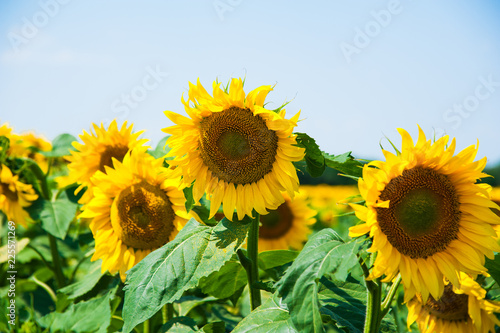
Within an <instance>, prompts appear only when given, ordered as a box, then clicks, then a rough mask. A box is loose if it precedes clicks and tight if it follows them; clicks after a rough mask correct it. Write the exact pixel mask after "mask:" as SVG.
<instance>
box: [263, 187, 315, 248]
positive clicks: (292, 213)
mask: <svg viewBox="0 0 500 333" xmlns="http://www.w3.org/2000/svg"><path fill="white" fill-rule="evenodd" d="M283 198H284V199H285V202H283V203H282V204H281V205H279V206H278V208H277V209H275V210H271V211H269V214H267V215H262V216H261V217H260V223H261V225H260V227H259V251H269V250H281V249H283V250H288V249H289V248H292V249H294V250H300V249H302V247H303V244H304V242H305V241H307V236H308V235H309V234H310V233H311V229H310V226H311V225H312V224H314V223H315V222H316V219H315V218H314V216H315V215H316V211H314V210H312V209H310V208H309V207H308V206H307V203H306V201H305V197H304V195H303V194H297V195H296V196H295V198H294V199H293V200H292V199H291V198H290V197H289V196H288V195H287V194H286V193H283Z"/></svg>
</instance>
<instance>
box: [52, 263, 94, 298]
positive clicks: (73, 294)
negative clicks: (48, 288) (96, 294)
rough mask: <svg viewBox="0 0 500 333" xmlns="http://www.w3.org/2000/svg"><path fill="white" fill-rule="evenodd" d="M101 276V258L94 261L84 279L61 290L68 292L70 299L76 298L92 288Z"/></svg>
mask: <svg viewBox="0 0 500 333" xmlns="http://www.w3.org/2000/svg"><path fill="white" fill-rule="evenodd" d="M101 277H102V273H101V261H100V260H99V261H96V262H94V263H92V265H91V266H90V268H89V270H88V271H87V274H86V276H85V278H84V279H82V280H80V281H78V282H75V283H73V284H70V285H69V286H66V287H64V288H61V289H59V292H60V293H63V294H66V295H67V297H68V299H70V300H71V299H75V298H77V297H80V296H82V295H84V294H86V293H87V292H89V291H90V290H92V288H94V287H95V285H96V284H97V282H99V280H100V279H101Z"/></svg>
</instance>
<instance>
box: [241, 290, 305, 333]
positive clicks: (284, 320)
mask: <svg viewBox="0 0 500 333" xmlns="http://www.w3.org/2000/svg"><path fill="white" fill-rule="evenodd" d="M232 332H233V333H269V332H280V333H286V332H290V333H292V332H293V333H297V332H299V331H297V330H296V329H295V328H294V326H293V323H292V319H291V318H290V314H289V312H288V310H287V309H286V306H285V305H284V304H283V303H282V301H281V299H280V298H279V297H278V296H277V295H276V294H275V295H273V296H272V297H270V298H269V299H268V300H267V301H266V302H264V304H262V305H261V306H259V307H258V308H256V309H255V310H254V311H252V312H251V313H250V314H249V315H248V316H246V317H245V319H243V320H242V321H241V322H240V323H239V324H238V326H236V327H235V329H234V330H233V331H232Z"/></svg>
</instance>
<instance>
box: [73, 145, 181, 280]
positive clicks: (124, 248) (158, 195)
mask: <svg viewBox="0 0 500 333" xmlns="http://www.w3.org/2000/svg"><path fill="white" fill-rule="evenodd" d="M162 164H163V160H162V159H155V158H154V157H152V156H151V155H149V154H148V153H146V152H145V149H142V148H138V149H134V150H132V151H131V152H130V153H127V154H125V156H124V157H123V162H120V161H118V160H114V165H113V166H114V169H113V168H111V167H109V166H105V173H104V172H98V173H96V174H95V175H94V177H93V179H92V181H93V183H94V196H93V198H92V199H91V200H90V202H89V203H88V204H87V205H86V206H85V208H84V211H83V213H82V214H80V217H82V218H91V219H92V222H90V229H91V230H92V233H93V235H94V238H95V253H94V255H93V256H92V261H94V260H97V259H102V266H101V270H102V272H105V271H106V270H108V271H109V272H110V273H111V274H115V273H117V272H119V273H120V277H121V279H122V281H124V280H125V276H126V274H125V272H126V271H128V270H129V269H131V268H132V267H133V266H134V265H136V264H137V263H138V262H139V261H141V260H142V259H143V258H144V257H145V256H146V255H148V254H149V253H151V252H152V251H153V250H155V249H157V248H160V247H161V246H163V245H164V244H166V243H168V242H169V241H171V240H172V239H173V238H174V237H175V235H177V233H178V232H179V230H180V229H181V228H182V227H183V226H184V225H185V224H186V218H187V214H186V209H185V207H184V203H185V198H184V194H183V192H182V187H180V185H179V179H178V178H172V177H171V176H172V173H171V171H170V170H168V169H166V168H164V167H163V166H162Z"/></svg>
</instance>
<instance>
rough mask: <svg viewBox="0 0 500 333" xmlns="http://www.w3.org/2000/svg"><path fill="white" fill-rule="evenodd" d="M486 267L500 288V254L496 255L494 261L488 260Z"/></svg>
mask: <svg viewBox="0 0 500 333" xmlns="http://www.w3.org/2000/svg"><path fill="white" fill-rule="evenodd" d="M484 267H486V269H487V270H488V274H490V275H491V277H492V278H493V279H494V280H495V282H496V283H497V284H498V285H499V286H500V254H496V255H495V258H494V259H493V260H491V259H489V258H486V262H485V264H484Z"/></svg>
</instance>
